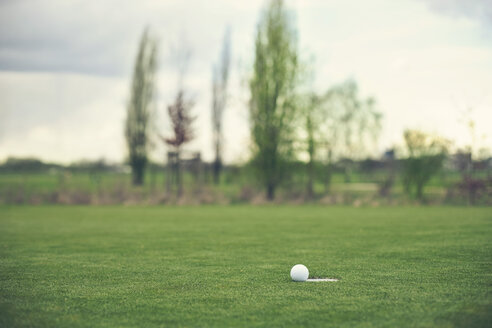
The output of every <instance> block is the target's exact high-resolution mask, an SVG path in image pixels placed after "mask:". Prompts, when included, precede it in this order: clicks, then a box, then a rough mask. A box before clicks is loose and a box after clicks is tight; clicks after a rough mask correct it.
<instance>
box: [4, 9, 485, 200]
mask: <svg viewBox="0 0 492 328" xmlns="http://www.w3.org/2000/svg"><path fill="white" fill-rule="evenodd" d="M491 58H492V3H491V2H490V1H488V0H469V1H459V0H401V1H390V0H370V1H369V0H368V1H361V0H358V1H356V0H349V1H335V0H334V1H321V0H306V1H301V0H297V1H290V0H287V1H278V0H273V1H266V0H258V1H257V0H252V1H247V2H244V1H242V2H239V1H225V0H210V1H199V0H193V1H192V0H185V1H173V0H166V1H150V0H147V1H139V2H138V3H137V2H134V1H112V0H105V1H98V2H87V1H76V0H74V1H61V0H60V1H58V0H42V1H34V0H16V1H13V0H1V1H0V203H3V204H44V203H60V204H208V203H214V204H215V203H216V204H233V203H252V204H262V203H268V202H276V203H306V202H308V203H322V204H350V205H354V206H362V205H371V206H378V205H383V204H394V205H404V204H421V203H426V204H437V203H450V204H468V205H491V204H492V157H491V156H492V153H491V149H492V132H491V131H492V129H491V127H490V123H491V122H492V60H491Z"/></svg>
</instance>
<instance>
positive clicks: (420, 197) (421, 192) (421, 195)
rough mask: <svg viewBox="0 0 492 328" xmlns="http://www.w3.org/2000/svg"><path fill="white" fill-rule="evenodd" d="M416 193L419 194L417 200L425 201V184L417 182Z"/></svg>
mask: <svg viewBox="0 0 492 328" xmlns="http://www.w3.org/2000/svg"><path fill="white" fill-rule="evenodd" d="M416 192H417V199H418V200H423V199H424V184H423V183H420V182H417V185H416Z"/></svg>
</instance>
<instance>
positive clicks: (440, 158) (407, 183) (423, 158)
mask: <svg viewBox="0 0 492 328" xmlns="http://www.w3.org/2000/svg"><path fill="white" fill-rule="evenodd" d="M403 137H404V139H405V144H406V147H407V152H408V157H407V158H406V159H405V160H403V185H404V188H405V191H406V192H407V193H408V194H409V195H415V196H416V197H417V199H419V200H423V196H424V187H425V185H426V184H427V183H428V182H429V181H430V179H431V178H432V177H433V176H434V175H436V174H437V173H438V172H439V171H440V170H441V168H442V166H443V163H444V159H445V157H446V153H447V149H448V147H449V141H448V140H446V139H443V138H441V137H438V136H433V135H430V134H427V133H424V132H422V131H418V130H405V132H404V133H403Z"/></svg>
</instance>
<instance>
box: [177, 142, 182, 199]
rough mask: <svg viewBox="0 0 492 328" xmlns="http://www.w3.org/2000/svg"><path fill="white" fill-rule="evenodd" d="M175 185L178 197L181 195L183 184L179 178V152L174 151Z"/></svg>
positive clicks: (180, 177)
mask: <svg viewBox="0 0 492 328" xmlns="http://www.w3.org/2000/svg"><path fill="white" fill-rule="evenodd" d="M176 184H177V187H178V197H181V195H182V194H183V182H182V176H181V156H180V151H179V150H178V151H176Z"/></svg>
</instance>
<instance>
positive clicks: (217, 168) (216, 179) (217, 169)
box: [213, 157, 222, 185]
mask: <svg viewBox="0 0 492 328" xmlns="http://www.w3.org/2000/svg"><path fill="white" fill-rule="evenodd" d="M221 169H222V163H221V160H220V158H219V157H216V158H215V161H214V165H213V170H214V183H215V184H216V185H218V184H219V182H220V171H221Z"/></svg>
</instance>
